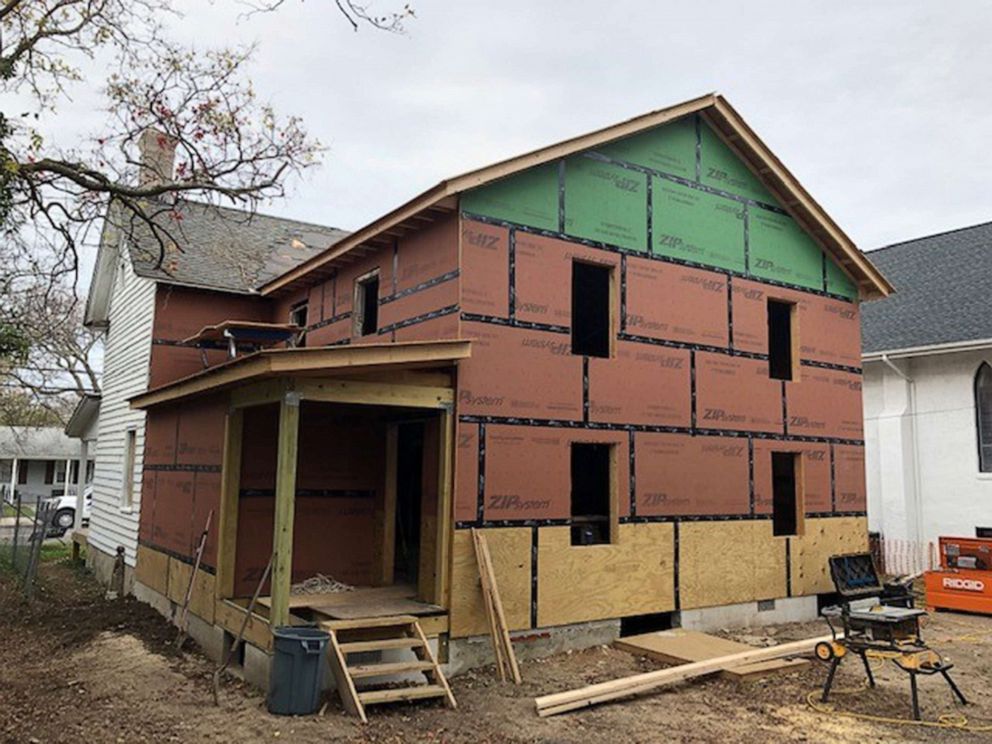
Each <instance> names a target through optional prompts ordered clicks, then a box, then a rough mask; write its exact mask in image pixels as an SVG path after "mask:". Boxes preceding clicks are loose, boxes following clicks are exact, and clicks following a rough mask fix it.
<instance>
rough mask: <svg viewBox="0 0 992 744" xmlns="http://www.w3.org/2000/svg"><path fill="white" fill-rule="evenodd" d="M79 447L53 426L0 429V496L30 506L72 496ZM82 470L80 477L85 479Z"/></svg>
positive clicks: (5, 427) (88, 469)
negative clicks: (40, 501) (58, 497)
mask: <svg viewBox="0 0 992 744" xmlns="http://www.w3.org/2000/svg"><path fill="white" fill-rule="evenodd" d="M78 457H79V447H78V444H77V443H76V442H74V441H73V440H72V439H71V438H69V437H68V436H66V435H65V434H64V433H63V432H62V430H61V429H59V428H58V427H56V426H3V427H0V494H2V496H3V500H4V501H7V502H8V503H11V502H13V494H15V493H17V494H20V496H21V498H22V500H23V503H24V504H26V505H33V503H34V501H35V500H36V499H37V498H38V497H39V496H40V497H41V498H46V499H47V498H51V497H52V496H61V495H63V494H65V493H67V492H74V489H75V484H76V481H77V478H78V472H79V471H78V468H79V462H78ZM87 471H90V474H92V471H91V469H90V468H89V467H88V468H84V469H83V477H84V479H85V478H87Z"/></svg>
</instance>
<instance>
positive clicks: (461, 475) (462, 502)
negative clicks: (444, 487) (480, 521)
mask: <svg viewBox="0 0 992 744" xmlns="http://www.w3.org/2000/svg"><path fill="white" fill-rule="evenodd" d="M455 441H456V445H455V447H456V449H455V493H454V505H455V521H456V522H469V521H472V520H474V519H475V518H476V516H477V513H478V501H479V425H478V424H469V423H465V422H464V421H458V422H456V424H455ZM470 547H471V543H470Z"/></svg>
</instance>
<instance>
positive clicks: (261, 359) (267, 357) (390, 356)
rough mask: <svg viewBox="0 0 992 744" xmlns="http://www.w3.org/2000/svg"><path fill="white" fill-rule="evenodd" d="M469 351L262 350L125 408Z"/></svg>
mask: <svg viewBox="0 0 992 744" xmlns="http://www.w3.org/2000/svg"><path fill="white" fill-rule="evenodd" d="M471 353H472V342H471V341H469V340H467V339H449V340H442V341H427V342H424V341H406V342H397V343H389V344H374V345H373V344H370V345H365V346H338V347H333V348H324V349H322V348H303V349H265V350H262V351H257V352H255V353H253V354H248V355H246V356H244V357H239V358H237V359H234V360H232V361H230V362H226V363H225V364H222V365H218V366H217V367H212V368H210V369H206V370H203V371H201V372H197V373H196V374H193V375H189V376H187V377H183V378H180V379H178V380H174V381H173V382H170V383H166V384H165V385H162V386H160V387H158V388H155V389H152V390H149V391H147V392H144V393H140V394H138V395H136V396H134V397H132V398H130V399H129V402H130V404H131V408H135V409H146V408H150V407H152V406H156V405H161V404H163V403H169V402H172V401H176V400H182V399H184V398H188V397H190V396H193V395H199V394H203V393H208V392H214V391H220V390H223V389H226V388H229V387H231V386H232V385H237V384H238V383H240V382H244V381H246V380H252V381H254V380H262V379H267V378H271V377H275V376H280V375H292V374H297V375H300V374H303V375H305V374H312V373H315V372H328V373H330V372H333V371H346V370H347V371H358V370H361V369H369V370H372V369H381V368H382V367H384V366H387V367H388V366H393V367H399V366H401V365H402V366H403V367H408V366H434V365H438V364H442V363H451V364H453V363H456V362H458V361H459V360H461V359H467V358H468V357H469V356H471Z"/></svg>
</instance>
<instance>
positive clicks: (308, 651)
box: [268, 625, 331, 716]
mask: <svg viewBox="0 0 992 744" xmlns="http://www.w3.org/2000/svg"><path fill="white" fill-rule="evenodd" d="M272 637H273V644H272V668H271V669H270V671H269V695H268V707H269V713H275V714H276V715H279V716H306V715H310V714H311V713H316V712H317V708H318V706H319V705H320V691H321V688H322V687H323V681H324V653H325V652H326V651H327V642H328V641H329V640H330V638H331V636H330V634H329V633H327V632H325V631H323V630H318V629H317V628H301V627H296V626H291V625H289V626H283V627H280V628H276V629H274V630H273V631H272Z"/></svg>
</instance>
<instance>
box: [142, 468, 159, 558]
mask: <svg viewBox="0 0 992 744" xmlns="http://www.w3.org/2000/svg"><path fill="white" fill-rule="evenodd" d="M157 476H158V473H157V472H156V471H154V470H149V469H147V468H145V469H144V470H142V473H141V511H140V514H139V515H138V540H139V541H141V542H149V543H150V542H154V536H155V486H156V479H157Z"/></svg>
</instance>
